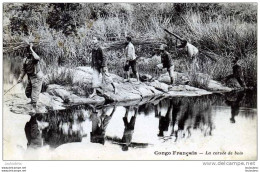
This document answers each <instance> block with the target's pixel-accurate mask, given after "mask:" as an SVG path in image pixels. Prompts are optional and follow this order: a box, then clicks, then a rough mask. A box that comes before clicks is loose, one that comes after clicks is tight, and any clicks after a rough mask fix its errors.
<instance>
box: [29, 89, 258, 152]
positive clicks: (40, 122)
mask: <svg viewBox="0 0 260 172" xmlns="http://www.w3.org/2000/svg"><path fill="white" fill-rule="evenodd" d="M251 95H252V94H251ZM246 97H247V96H246V93H245V92H231V93H227V94H225V95H221V94H216V95H208V96H202V97H182V98H170V99H155V100H154V101H152V102H150V103H147V104H143V105H140V106H131V107H129V106H125V107H123V106H110V105H106V106H103V107H99V108H97V109H96V108H94V109H93V108H90V107H88V106H84V108H83V107H77V108H73V109H67V110H61V111H50V112H49V113H48V114H36V115H34V116H32V117H31V119H30V121H29V122H27V123H26V125H25V134H26V138H27V140H28V147H31V148H38V147H41V146H43V145H49V146H50V147H52V148H56V147H58V146H60V145H62V144H66V143H71V142H88V143H90V144H102V145H105V144H107V145H110V144H114V145H118V146H119V147H121V149H122V150H123V151H128V150H129V148H145V147H147V146H149V145H156V144H164V143H165V142H167V143H168V142H173V143H175V142H178V141H180V140H182V139H190V138H191V137H193V136H195V137H198V138H199V139H203V138H204V137H214V132H215V130H217V129H218V127H219V128H221V121H220V122H219V121H218V123H217V121H216V120H215V118H216V117H218V116H219V115H221V114H223V113H227V115H226V117H227V120H228V119H229V118H230V116H231V118H230V121H231V123H235V122H236V120H235V118H236V117H237V116H238V115H239V113H240V112H241V109H240V107H241V106H242V107H243V106H245V105H246V104H245V102H246V101H247V100H245V99H246ZM251 101H256V100H255V99H253V100H251ZM227 105H228V106H227ZM229 106H230V107H231V111H227V108H228V107H229ZM213 107H214V108H213ZM216 108H217V109H218V110H219V111H216ZM247 108H249V107H247ZM213 109H214V110H213ZM243 111H244V112H248V114H247V116H251V117H252V116H255V115H256V112H255V111H253V113H252V111H250V109H245V108H244V107H243ZM230 112H231V113H230ZM244 112H243V113H242V115H243V114H245V113H244ZM219 113H221V114H219ZM240 114H241V113H240ZM247 116H246V117H247ZM223 117H224V118H225V115H224V116H223ZM223 120H224V119H223ZM222 132H223V133H225V131H222ZM198 133H200V134H199V135H198ZM144 136H145V137H144ZM83 138H86V139H83ZM106 141H107V143H106Z"/></svg>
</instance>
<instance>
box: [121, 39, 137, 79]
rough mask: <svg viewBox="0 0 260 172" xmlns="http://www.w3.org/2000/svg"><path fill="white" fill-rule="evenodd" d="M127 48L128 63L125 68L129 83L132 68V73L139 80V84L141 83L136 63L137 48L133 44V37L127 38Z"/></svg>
mask: <svg viewBox="0 0 260 172" xmlns="http://www.w3.org/2000/svg"><path fill="white" fill-rule="evenodd" d="M126 41H127V46H126V48H125V56H126V63H125V66H124V70H125V71H126V72H127V81H130V80H129V79H130V70H129V69H130V67H131V68H132V71H133V73H134V75H135V76H136V78H137V82H139V74H138V71H137V63H136V56H135V47H134V45H133V44H132V42H131V41H132V39H131V37H126Z"/></svg>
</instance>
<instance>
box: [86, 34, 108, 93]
mask: <svg viewBox="0 0 260 172" xmlns="http://www.w3.org/2000/svg"><path fill="white" fill-rule="evenodd" d="M92 43H93V48H92V61H91V67H92V68H93V75H92V88H93V89H94V90H93V93H92V94H91V95H90V96H89V97H90V98H92V97H94V96H95V95H97V92H96V89H97V88H99V87H101V84H102V82H103V79H104V75H105V74H106V73H107V59H106V57H105V56H104V53H103V50H102V48H101V47H100V44H99V41H98V39H97V38H96V37H94V38H93V40H92ZM100 75H101V76H100Z"/></svg>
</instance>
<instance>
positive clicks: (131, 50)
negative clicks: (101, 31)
mask: <svg viewBox="0 0 260 172" xmlns="http://www.w3.org/2000/svg"><path fill="white" fill-rule="evenodd" d="M125 56H126V60H135V59H136V56H135V47H134V45H133V44H132V43H131V42H129V44H128V45H127V46H126V49H125Z"/></svg>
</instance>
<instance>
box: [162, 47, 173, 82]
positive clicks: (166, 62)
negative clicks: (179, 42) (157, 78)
mask: <svg viewBox="0 0 260 172" xmlns="http://www.w3.org/2000/svg"><path fill="white" fill-rule="evenodd" d="M166 48H167V45H165V44H162V45H161V46H160V55H161V62H162V64H161V65H162V66H160V65H158V67H159V68H166V69H167V71H168V73H169V75H170V79H171V84H172V85H173V84H174V64H173V61H172V58H171V55H170V54H169V53H168V52H167V51H166Z"/></svg>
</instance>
